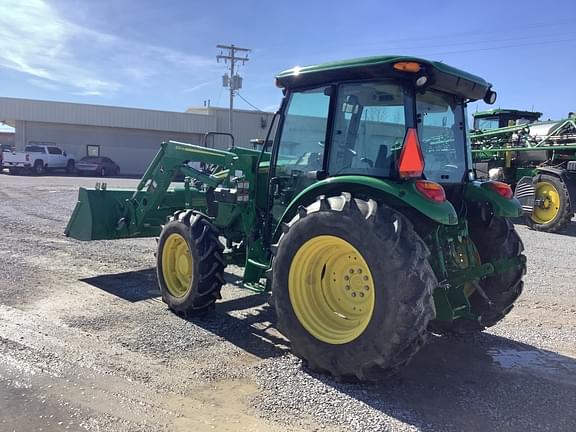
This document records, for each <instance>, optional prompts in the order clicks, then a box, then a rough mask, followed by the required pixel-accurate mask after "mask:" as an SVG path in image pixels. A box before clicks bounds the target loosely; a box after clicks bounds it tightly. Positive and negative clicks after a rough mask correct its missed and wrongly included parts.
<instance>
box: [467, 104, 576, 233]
mask: <svg viewBox="0 0 576 432" xmlns="http://www.w3.org/2000/svg"><path fill="white" fill-rule="evenodd" d="M473 116H474V129H473V130H472V133H471V135H470V138H471V141H472V154H473V159H474V166H475V168H476V172H477V174H478V175H479V176H480V177H485V178H487V179H491V180H498V181H503V182H506V183H508V184H510V185H511V186H512V188H513V189H514V194H515V196H516V198H518V200H519V201H520V203H521V204H522V209H523V210H524V214H525V216H526V221H527V222H528V225H529V226H530V227H531V228H533V229H535V230H537V231H545V232H559V231H561V230H562V229H563V228H564V227H566V226H567V225H568V224H569V223H570V222H571V220H572V218H573V217H574V212H576V115H574V113H570V114H569V115H568V118H565V119H562V120H556V121H550V120H548V121H539V118H540V117H541V116H542V113H539V112H532V111H520V110H512V109H493V110H488V111H482V112H476V113H474V114H473Z"/></svg>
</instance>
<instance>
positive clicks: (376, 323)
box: [272, 193, 437, 381]
mask: <svg viewBox="0 0 576 432" xmlns="http://www.w3.org/2000/svg"><path fill="white" fill-rule="evenodd" d="M284 228H285V231H286V232H285V233H284V234H283V235H282V236H281V238H280V240H279V243H278V248H277V253H276V256H275V257H274V260H273V264H272V275H273V276H272V294H273V298H274V303H275V308H276V312H277V316H278V328H279V330H280V331H281V332H282V333H283V334H284V335H285V336H287V337H288V339H290V342H291V345H292V350H293V352H294V353H295V354H296V355H297V356H299V357H301V358H302V359H304V360H305V361H306V363H307V364H308V367H310V368H311V369H312V370H316V371H319V372H324V373H329V374H331V375H333V376H335V377H337V378H339V379H342V380H347V381H348V380H365V381H374V380H378V379H381V378H383V377H385V376H387V375H390V374H391V373H393V372H395V371H396V370H397V369H398V368H400V367H401V366H403V365H405V364H406V363H408V361H409V360H410V359H411V358H412V356H413V355H414V354H415V353H416V352H417V351H418V350H419V348H420V347H421V346H422V345H423V343H424V341H425V338H426V336H427V331H426V327H427V325H428V322H429V321H430V320H431V319H432V318H433V317H434V314H435V310H434V304H433V300H432V291H433V289H434V288H435V287H436V286H437V281H436V277H435V276H434V272H433V271H432V268H431V267H430V264H429V263H428V254H429V252H428V249H427V248H426V246H425V244H424V242H423V241H422V239H420V237H418V235H417V234H416V232H415V231H414V229H413V227H412V225H411V224H410V222H409V221H408V220H407V219H406V218H405V217H404V216H402V215H401V214H399V213H398V212H396V211H395V210H393V209H391V208H389V207H387V206H385V205H383V204H379V203H376V202H375V201H374V200H368V201H365V200H362V199H358V198H352V197H351V196H350V194H347V193H344V194H342V195H341V196H336V197H330V198H324V197H321V198H319V199H318V200H317V201H316V202H314V203H312V204H311V205H309V206H307V207H300V208H299V211H298V215H296V216H295V217H294V218H293V219H292V221H291V222H290V223H289V224H288V225H286V226H285V227H284ZM362 294H363V295H362Z"/></svg>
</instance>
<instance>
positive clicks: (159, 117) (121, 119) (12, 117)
mask: <svg viewBox="0 0 576 432" xmlns="http://www.w3.org/2000/svg"><path fill="white" fill-rule="evenodd" d="M16 120H24V121H33V122H43V123H64V124H75V125H89V126H102V127H117V128H127V129H145V130H161V131H171V132H183V133H204V132H205V131H207V130H215V127H216V118H215V117H214V116H211V115H206V114H203V113H194V114H192V113H182V112H172V111H156V110H148V109H140V108H123V107H114V106H105V105H89V104H79V103H70V102H52V101H41V100H32V99H16V98H6V97H0V122H1V121H4V122H6V123H7V124H9V125H11V126H14V124H15V123H14V122H15V121H16Z"/></svg>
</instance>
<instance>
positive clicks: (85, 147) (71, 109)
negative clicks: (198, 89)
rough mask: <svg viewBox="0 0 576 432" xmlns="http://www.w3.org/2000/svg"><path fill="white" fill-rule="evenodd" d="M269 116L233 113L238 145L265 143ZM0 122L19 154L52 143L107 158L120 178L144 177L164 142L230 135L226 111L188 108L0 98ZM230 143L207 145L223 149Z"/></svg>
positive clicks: (197, 141)
mask: <svg viewBox="0 0 576 432" xmlns="http://www.w3.org/2000/svg"><path fill="white" fill-rule="evenodd" d="M271 118H272V114H271V113H262V112H257V111H235V112H234V136H235V138H236V145H239V146H248V145H249V140H250V139H252V138H264V137H265V136H266V132H267V130H268V125H269V122H270V120H271ZM0 122H4V123H5V124H8V125H10V126H12V127H14V128H15V135H14V141H15V146H16V149H17V150H23V149H24V147H25V146H26V145H28V144H37V143H50V144H54V145H57V146H59V147H61V148H62V149H63V150H65V151H66V152H68V153H72V154H74V155H75V156H76V158H77V159H80V158H81V157H83V156H87V155H94V156H95V155H99V156H108V157H110V158H111V159H113V160H114V161H115V162H116V163H117V164H118V165H119V166H120V170H121V173H122V174H133V175H139V174H142V173H143V172H144V170H145V169H146V167H147V166H148V164H149V162H150V161H151V160H152V158H153V157H154V155H155V154H156V152H157V151H158V147H159V146H160V143H161V142H162V141H168V140H175V141H183V142H188V143H192V144H201V143H202V139H203V136H204V134H205V133H206V132H210V131H218V132H227V131H228V110H226V109H222V108H190V109H189V110H188V111H187V112H185V113H180V112H169V111H155V110H146V109H135V108H122V107H112V106H102V105H87V104H77V103H68V102H50V101H38V100H28V99H14V98H2V97H0ZM229 142H230V141H229V140H227V139H224V138H219V139H214V140H212V139H211V140H210V143H209V145H210V146H214V147H218V148H226V147H228V146H229Z"/></svg>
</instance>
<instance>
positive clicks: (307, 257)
mask: <svg viewBox="0 0 576 432" xmlns="http://www.w3.org/2000/svg"><path fill="white" fill-rule="evenodd" d="M276 82H277V85H278V86H279V87H280V88H281V89H282V91H283V94H284V97H283V99H282V103H281V107H280V109H279V111H278V113H277V114H276V116H275V119H274V121H273V125H272V127H271V129H270V132H269V133H268V136H267V137H266V139H264V140H262V141H261V142H260V145H261V146H262V148H261V149H254V148H242V147H236V146H232V147H231V148H229V149H228V150H227V151H224V150H219V149H214V148H208V147H204V146H202V145H192V144H186V143H180V142H165V143H163V144H162V145H161V147H160V150H159V152H158V154H157V155H156V157H155V158H154V160H153V161H152V163H151V164H150V166H149V168H148V169H147V171H146V173H145V174H144V177H143V178H142V180H141V182H140V184H139V185H138V187H137V189H136V190H108V189H107V188H106V187H105V185H99V187H97V188H96V189H90V190H89V189H84V188H82V189H80V193H79V201H78V204H77V206H76V209H75V210H74V213H73V215H72V217H71V220H70V222H69V224H68V227H67V229H66V234H67V235H68V236H70V237H73V238H76V239H79V240H102V239H122V238H129V237H156V236H157V237H159V240H158V250H157V274H158V284H159V286H160V292H161V295H162V299H163V300H164V302H166V304H167V305H168V307H169V308H171V309H172V310H173V311H175V312H177V313H181V314H187V315H192V314H194V313H197V312H200V311H206V310H209V309H211V308H212V307H213V306H214V303H215V302H217V300H218V299H220V290H221V287H222V285H223V284H224V270H225V267H226V265H227V264H228V263H236V264H240V265H242V266H244V275H243V285H244V287H246V288H248V289H251V290H255V291H259V292H268V291H271V294H272V296H271V298H270V302H271V304H272V306H273V307H274V308H275V310H276V314H277V318H278V328H279V330H280V331H281V332H282V333H283V334H284V335H285V336H286V337H287V338H288V339H289V340H290V342H291V346H292V350H293V352H294V353H295V354H296V355H298V356H299V357H301V358H302V359H304V361H305V363H306V364H307V365H308V367H309V368H311V369H312V370H316V371H321V372H326V373H329V374H332V375H334V376H336V377H338V378H340V379H344V380H348V379H352V380H356V379H360V380H377V379H379V378H381V377H383V376H385V375H387V374H390V373H392V372H394V371H395V370H397V369H398V368H399V367H401V366H403V365H404V364H406V363H407V362H408V361H409V360H410V359H411V358H412V356H413V355H414V354H415V353H416V352H417V351H418V349H419V348H420V347H421V346H422V344H423V343H424V341H425V339H426V336H427V335H428V334H429V332H430V331H432V332H435V333H452V332H477V331H481V330H483V329H484V328H486V327H490V326H493V325H494V324H496V323H497V322H499V321H500V320H501V319H502V318H504V316H505V315H506V314H507V313H508V312H509V311H510V309H511V308H512V306H513V304H514V301H515V300H516V299H517V298H518V296H519V295H520V293H521V292H522V286H523V285H522V277H523V275H524V273H525V258H524V256H523V255H522V250H523V246H522V242H521V240H520V238H519V237H518V235H517V234H516V231H515V230H514V227H513V225H512V224H511V223H510V221H509V220H508V218H510V217H518V216H519V215H520V214H521V207H520V204H519V202H518V201H517V200H516V199H515V198H514V197H513V196H512V191H511V189H510V187H509V186H508V185H506V184H504V183H500V182H496V181H485V182H480V181H477V180H476V179H475V174H474V171H473V169H472V158H471V152H470V145H469V142H468V139H467V125H466V105H467V104H468V103H469V102H471V101H475V100H478V99H485V100H486V101H489V102H493V101H494V99H495V96H496V94H495V92H494V91H492V89H491V85H490V84H489V83H487V82H486V81H484V80H483V79H482V78H479V77H477V76H475V75H471V74H469V73H466V72H463V71H461V70H458V69H455V68H453V67H450V66H447V65H445V64H443V63H438V62H433V61H428V60H423V59H418V58H412V57H398V56H382V57H371V58H361V59H355V60H348V61H341V62H335V63H327V64H321V65H315V66H309V67H298V68H293V69H290V70H287V71H285V72H282V73H280V74H279V75H278V76H277V78H276ZM272 130H274V131H275V133H274V136H272V132H271V131H272ZM182 175H184V176H185V178H184V182H183V183H176V182H174V181H173V179H174V177H175V176H182Z"/></svg>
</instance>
